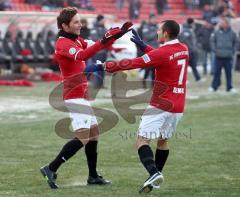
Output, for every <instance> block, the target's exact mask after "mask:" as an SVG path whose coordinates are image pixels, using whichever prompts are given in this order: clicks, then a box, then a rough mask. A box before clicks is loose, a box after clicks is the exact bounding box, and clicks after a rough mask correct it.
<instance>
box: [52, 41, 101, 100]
mask: <svg viewBox="0 0 240 197" xmlns="http://www.w3.org/2000/svg"><path fill="white" fill-rule="evenodd" d="M101 49H103V46H102V44H101V43H100V42H99V41H97V42H96V43H95V44H93V45H92V46H90V47H88V43H87V42H85V41H84V40H83V39H82V38H80V37H78V38H77V39H76V40H71V39H68V38H65V37H59V38H58V40H57V42H56V51H55V55H56V58H57V61H58V63H59V67H60V70H61V73H62V76H63V80H64V81H63V84H64V90H63V98H64V100H67V99H73V98H87V95H88V92H87V90H88V84H87V78H86V76H85V74H84V70H85V68H86V65H85V60H87V59H88V58H90V57H92V56H93V55H95V54H96V53H97V52H98V51H99V50H101Z"/></svg>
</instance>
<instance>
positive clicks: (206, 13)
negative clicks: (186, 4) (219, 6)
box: [202, 4, 218, 23]
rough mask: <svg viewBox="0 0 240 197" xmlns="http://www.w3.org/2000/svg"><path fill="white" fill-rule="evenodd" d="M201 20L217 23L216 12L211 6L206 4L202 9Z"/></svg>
mask: <svg viewBox="0 0 240 197" xmlns="http://www.w3.org/2000/svg"><path fill="white" fill-rule="evenodd" d="M202 18H203V20H205V21H209V22H211V23H217V20H218V19H217V12H216V11H215V10H214V9H213V5H210V4H206V5H204V7H203V16H202Z"/></svg>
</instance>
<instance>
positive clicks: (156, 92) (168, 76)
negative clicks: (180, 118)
mask: <svg viewBox="0 0 240 197" xmlns="http://www.w3.org/2000/svg"><path fill="white" fill-rule="evenodd" d="M188 59H189V54H188V48H187V46H186V45H184V44H182V43H180V42H179V41H178V40H177V39H176V40H172V41H169V42H166V43H165V44H164V45H162V46H161V47H159V48H157V49H153V48H151V47H150V46H148V47H147V48H146V49H145V54H144V55H143V56H142V57H138V58H135V59H133V60H122V61H120V62H107V63H106V70H107V71H108V72H116V71H119V70H129V69H135V68H146V67H154V68H155V81H154V87H153V94H152V97H151V100H150V105H152V106H155V107H157V108H159V109H162V110H164V111H169V112H173V113H182V112H183V111H184V104H185V96H186V79H187V76H186V75H187V67H188Z"/></svg>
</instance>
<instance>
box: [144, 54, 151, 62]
mask: <svg viewBox="0 0 240 197" xmlns="http://www.w3.org/2000/svg"><path fill="white" fill-rule="evenodd" d="M142 58H143V61H144V63H148V62H150V61H151V60H150V57H149V56H148V55H147V54H145V55H143V56H142Z"/></svg>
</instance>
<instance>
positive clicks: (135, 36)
mask: <svg viewBox="0 0 240 197" xmlns="http://www.w3.org/2000/svg"><path fill="white" fill-rule="evenodd" d="M132 34H133V35H132V37H131V38H130V40H131V41H132V42H134V43H135V44H136V45H137V47H138V48H139V49H141V50H142V51H144V50H145V48H146V47H147V45H146V44H145V43H144V42H143V41H142V39H141V38H140V36H139V35H138V33H137V32H136V30H135V29H132Z"/></svg>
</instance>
